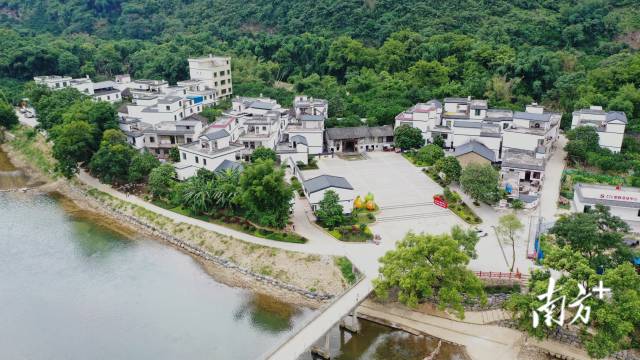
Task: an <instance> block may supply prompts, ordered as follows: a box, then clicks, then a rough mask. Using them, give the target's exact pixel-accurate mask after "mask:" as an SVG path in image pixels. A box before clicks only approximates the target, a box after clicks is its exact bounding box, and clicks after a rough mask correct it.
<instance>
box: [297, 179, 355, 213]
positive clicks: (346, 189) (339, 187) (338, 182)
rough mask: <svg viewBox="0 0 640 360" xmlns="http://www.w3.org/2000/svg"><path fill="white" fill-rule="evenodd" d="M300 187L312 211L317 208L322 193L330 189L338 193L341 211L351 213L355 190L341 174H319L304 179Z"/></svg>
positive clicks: (322, 196) (322, 195)
mask: <svg viewBox="0 0 640 360" xmlns="http://www.w3.org/2000/svg"><path fill="white" fill-rule="evenodd" d="M302 188H303V191H304V194H305V196H306V198H307V199H308V200H309V204H310V205H311V209H312V210H313V211H316V210H318V206H319V204H320V201H321V200H322V199H323V198H324V194H325V193H326V192H327V191H329V190H332V191H334V192H335V193H336V194H338V197H339V198H340V201H339V203H340V205H342V211H343V213H345V214H349V213H351V210H352V208H353V201H354V200H355V192H354V190H353V186H351V184H350V183H349V181H347V179H345V178H343V177H341V176H333V175H320V176H316V177H314V178H311V179H308V180H304V181H303V182H302Z"/></svg>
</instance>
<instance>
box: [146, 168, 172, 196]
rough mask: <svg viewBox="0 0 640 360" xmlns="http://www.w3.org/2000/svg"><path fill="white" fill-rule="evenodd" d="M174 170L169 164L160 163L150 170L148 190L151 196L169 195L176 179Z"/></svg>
mask: <svg viewBox="0 0 640 360" xmlns="http://www.w3.org/2000/svg"><path fill="white" fill-rule="evenodd" d="M175 178H176V170H175V169H174V167H173V165H171V164H162V165H160V166H158V167H156V168H155V169H153V170H151V173H150V174H149V191H150V192H151V195H153V197H155V198H158V199H166V198H168V197H169V195H170V193H171V190H172V189H173V187H174V185H175V183H176V181H175Z"/></svg>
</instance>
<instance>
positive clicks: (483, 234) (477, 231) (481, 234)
mask: <svg viewBox="0 0 640 360" xmlns="http://www.w3.org/2000/svg"><path fill="white" fill-rule="evenodd" d="M474 230H475V231H476V233H477V234H478V237H480V238H483V237H486V236H489V234H488V233H487V232H486V231H484V230H482V229H480V228H474Z"/></svg>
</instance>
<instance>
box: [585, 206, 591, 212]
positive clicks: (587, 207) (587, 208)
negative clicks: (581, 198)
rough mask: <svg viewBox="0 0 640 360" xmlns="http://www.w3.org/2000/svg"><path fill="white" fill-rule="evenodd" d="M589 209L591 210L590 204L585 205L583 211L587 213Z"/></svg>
mask: <svg viewBox="0 0 640 360" xmlns="http://www.w3.org/2000/svg"><path fill="white" fill-rule="evenodd" d="M589 210H591V205H585V206H584V212H586V213H588V212H589Z"/></svg>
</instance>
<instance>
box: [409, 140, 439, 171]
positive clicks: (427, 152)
mask: <svg viewBox="0 0 640 360" xmlns="http://www.w3.org/2000/svg"><path fill="white" fill-rule="evenodd" d="M442 158H444V150H442V148H441V147H440V146H438V145H434V144H428V145H426V146H424V147H422V148H420V150H418V151H416V154H415V159H416V161H417V162H418V163H419V164H420V165H426V166H431V165H433V164H435V163H436V162H437V161H438V160H440V159H442Z"/></svg>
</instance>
